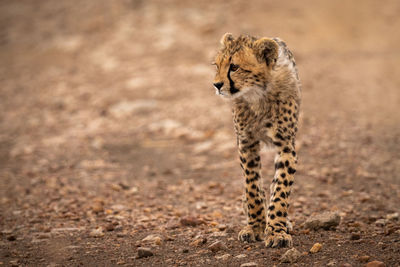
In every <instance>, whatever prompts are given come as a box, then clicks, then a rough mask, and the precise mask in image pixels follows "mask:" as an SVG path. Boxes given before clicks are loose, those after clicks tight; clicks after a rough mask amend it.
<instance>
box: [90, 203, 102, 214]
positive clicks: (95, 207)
mask: <svg viewBox="0 0 400 267" xmlns="http://www.w3.org/2000/svg"><path fill="white" fill-rule="evenodd" d="M103 210H104V207H103V204H102V203H101V202H95V203H94V204H93V205H92V211H93V212H95V213H100V212H103Z"/></svg>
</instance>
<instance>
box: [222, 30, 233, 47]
mask: <svg viewBox="0 0 400 267" xmlns="http://www.w3.org/2000/svg"><path fill="white" fill-rule="evenodd" d="M233 40H234V38H233V35H232V33H229V32H227V33H225V34H224V36H222V38H221V41H220V43H221V44H222V45H223V46H224V47H227V46H228V45H229V44H230V43H232V41H233Z"/></svg>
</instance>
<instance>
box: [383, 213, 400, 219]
mask: <svg viewBox="0 0 400 267" xmlns="http://www.w3.org/2000/svg"><path fill="white" fill-rule="evenodd" d="M398 219H399V213H398V212H395V213H391V214H388V215H386V220H388V221H397V220H398Z"/></svg>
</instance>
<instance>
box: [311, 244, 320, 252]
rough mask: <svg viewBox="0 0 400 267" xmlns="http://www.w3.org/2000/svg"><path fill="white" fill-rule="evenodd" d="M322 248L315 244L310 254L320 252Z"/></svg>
mask: <svg viewBox="0 0 400 267" xmlns="http://www.w3.org/2000/svg"><path fill="white" fill-rule="evenodd" d="M321 248H322V245H321V244H320V243H315V244H314V245H313V246H312V248H311V249H310V252H311V253H317V252H318V251H320V250H321Z"/></svg>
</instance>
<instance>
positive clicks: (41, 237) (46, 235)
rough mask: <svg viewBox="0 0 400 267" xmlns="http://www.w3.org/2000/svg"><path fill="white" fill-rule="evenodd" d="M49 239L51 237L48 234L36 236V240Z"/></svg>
mask: <svg viewBox="0 0 400 267" xmlns="http://www.w3.org/2000/svg"><path fill="white" fill-rule="evenodd" d="M50 237H51V234H50V233H39V234H38V235H37V236H36V238H37V239H47V238H50Z"/></svg>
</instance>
